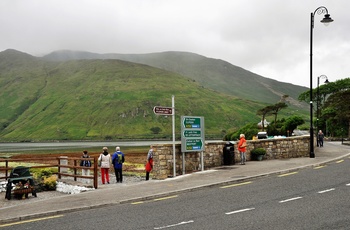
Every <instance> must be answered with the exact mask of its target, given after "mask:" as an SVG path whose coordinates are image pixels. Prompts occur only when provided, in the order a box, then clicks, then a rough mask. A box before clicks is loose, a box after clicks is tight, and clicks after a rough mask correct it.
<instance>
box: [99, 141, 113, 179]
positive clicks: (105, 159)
mask: <svg viewBox="0 0 350 230" xmlns="http://www.w3.org/2000/svg"><path fill="white" fill-rule="evenodd" d="M98 160H99V161H100V162H101V166H100V167H101V179H102V184H105V183H106V182H107V184H109V168H110V166H111V155H110V154H109V153H108V148H107V147H103V152H102V153H101V154H100V156H99V158H98Z"/></svg>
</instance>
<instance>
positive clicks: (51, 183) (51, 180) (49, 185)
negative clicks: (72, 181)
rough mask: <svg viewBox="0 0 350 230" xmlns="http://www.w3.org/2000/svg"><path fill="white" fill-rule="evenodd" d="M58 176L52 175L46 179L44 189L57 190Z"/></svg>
mask: <svg viewBox="0 0 350 230" xmlns="http://www.w3.org/2000/svg"><path fill="white" fill-rule="evenodd" d="M56 185H57V176H56V175H52V176H50V177H46V178H44V181H43V187H44V188H45V190H56Z"/></svg>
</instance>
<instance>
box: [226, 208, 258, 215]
mask: <svg viewBox="0 0 350 230" xmlns="http://www.w3.org/2000/svg"><path fill="white" fill-rule="evenodd" d="M254 209H255V208H246V209H241V210H236V211H233V212H227V213H225V214H226V215H231V214H236V213H240V212H247V211H251V210H254Z"/></svg>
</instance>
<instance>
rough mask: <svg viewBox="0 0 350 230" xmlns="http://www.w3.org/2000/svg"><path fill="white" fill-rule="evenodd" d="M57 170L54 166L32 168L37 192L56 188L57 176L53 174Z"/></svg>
mask: <svg viewBox="0 0 350 230" xmlns="http://www.w3.org/2000/svg"><path fill="white" fill-rule="evenodd" d="M55 172H57V169H53V168H43V169H35V170H34V169H33V170H32V173H33V177H34V181H35V184H36V190H37V192H41V191H43V190H44V191H45V190H56V182H57V177H56V175H53V174H54V173H55Z"/></svg>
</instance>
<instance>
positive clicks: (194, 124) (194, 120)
mask: <svg viewBox="0 0 350 230" xmlns="http://www.w3.org/2000/svg"><path fill="white" fill-rule="evenodd" d="M183 125H184V127H185V128H186V129H200V128H201V119H200V117H185V118H184V121H183Z"/></svg>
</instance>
